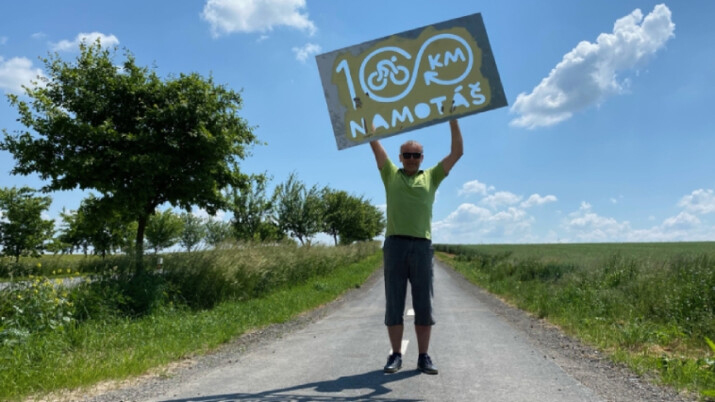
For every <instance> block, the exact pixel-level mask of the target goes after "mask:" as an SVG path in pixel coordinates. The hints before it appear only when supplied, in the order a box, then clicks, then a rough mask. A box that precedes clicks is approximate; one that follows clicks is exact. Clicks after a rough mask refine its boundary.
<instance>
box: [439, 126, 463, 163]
mask: <svg viewBox="0 0 715 402" xmlns="http://www.w3.org/2000/svg"><path fill="white" fill-rule="evenodd" d="M449 128H450V131H451V132H452V148H451V150H450V152H449V155H447V156H445V157H444V159H442V167H443V168H444V173H445V174H449V171H450V170H452V167H453V166H454V164H455V163H457V161H458V160H459V158H461V157H462V154H464V144H463V143H462V131H461V130H460V129H459V123H458V122H457V120H450V121H449Z"/></svg>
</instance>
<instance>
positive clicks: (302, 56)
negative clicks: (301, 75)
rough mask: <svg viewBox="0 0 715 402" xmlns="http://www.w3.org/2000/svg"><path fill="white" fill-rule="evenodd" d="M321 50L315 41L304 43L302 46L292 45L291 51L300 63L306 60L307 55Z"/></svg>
mask: <svg viewBox="0 0 715 402" xmlns="http://www.w3.org/2000/svg"><path fill="white" fill-rule="evenodd" d="M321 50H322V49H321V47H320V45H316V44H315V43H306V44H305V45H304V46H303V47H294V48H293V53H295V59H296V60H298V61H300V62H301V63H305V61H306V60H308V57H310V56H312V55H314V54H318V53H320V51H321Z"/></svg>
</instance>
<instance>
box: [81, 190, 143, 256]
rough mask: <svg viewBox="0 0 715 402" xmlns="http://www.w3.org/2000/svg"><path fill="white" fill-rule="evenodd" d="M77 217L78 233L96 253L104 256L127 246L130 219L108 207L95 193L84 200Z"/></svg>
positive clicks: (82, 240)
mask: <svg viewBox="0 0 715 402" xmlns="http://www.w3.org/2000/svg"><path fill="white" fill-rule="evenodd" d="M76 217H77V218H78V222H77V224H78V226H77V227H76V230H77V232H76V235H77V236H78V238H79V239H80V241H81V242H85V243H89V244H90V245H91V246H92V249H93V252H94V254H96V255H100V256H102V258H104V257H106V255H107V254H111V253H113V252H115V251H117V250H121V249H123V248H125V247H126V246H127V244H126V243H127V239H128V237H127V232H128V227H129V226H130V222H128V220H129V219H128V218H126V217H125V216H123V215H121V214H120V211H118V210H115V209H109V208H106V205H105V204H103V203H102V201H101V199H99V198H97V197H96V196H95V195H94V194H90V195H89V196H88V197H87V198H85V199H84V200H82V202H81V203H80V205H79V208H78V209H77V214H76ZM85 254H86V252H85Z"/></svg>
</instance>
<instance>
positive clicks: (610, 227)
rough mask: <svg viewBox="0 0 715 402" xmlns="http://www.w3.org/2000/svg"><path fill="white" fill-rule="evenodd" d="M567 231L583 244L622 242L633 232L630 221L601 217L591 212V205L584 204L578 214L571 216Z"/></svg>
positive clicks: (567, 221) (566, 225)
mask: <svg viewBox="0 0 715 402" xmlns="http://www.w3.org/2000/svg"><path fill="white" fill-rule="evenodd" d="M564 228H565V229H566V231H567V232H568V233H569V234H571V235H572V236H574V240H576V241H581V242H594V241H596V242H599V241H600V242H602V241H621V240H623V239H624V238H626V237H627V235H628V233H630V232H631V231H632V229H631V225H630V223H629V222H628V221H624V222H618V221H617V220H616V219H613V218H607V217H603V216H600V215H598V214H596V213H595V212H593V211H592V210H591V204H589V203H587V202H582V203H581V207H580V208H579V209H578V211H576V212H572V213H570V214H569V216H568V218H566V222H565V223H564Z"/></svg>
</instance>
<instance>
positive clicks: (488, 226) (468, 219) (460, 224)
mask: <svg viewBox="0 0 715 402" xmlns="http://www.w3.org/2000/svg"><path fill="white" fill-rule="evenodd" d="M533 220H534V219H533V218H532V217H530V216H529V215H527V214H526V212H525V211H524V210H522V209H519V208H514V207H509V208H507V209H506V210H503V211H498V212H492V211H491V210H489V209H487V208H483V207H480V206H478V205H474V204H469V203H465V204H462V205H460V206H459V207H458V208H457V209H456V210H455V211H454V212H452V213H451V214H449V216H447V217H446V218H445V219H443V220H441V221H437V222H434V223H433V224H432V232H433V234H432V238H433V239H435V241H436V242H440V243H454V242H457V243H479V242H483V241H485V240H489V241H497V242H498V241H499V240H501V241H502V242H514V241H515V240H513V239H521V238H526V237H528V236H529V234H530V228H531V224H532V222H533Z"/></svg>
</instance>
